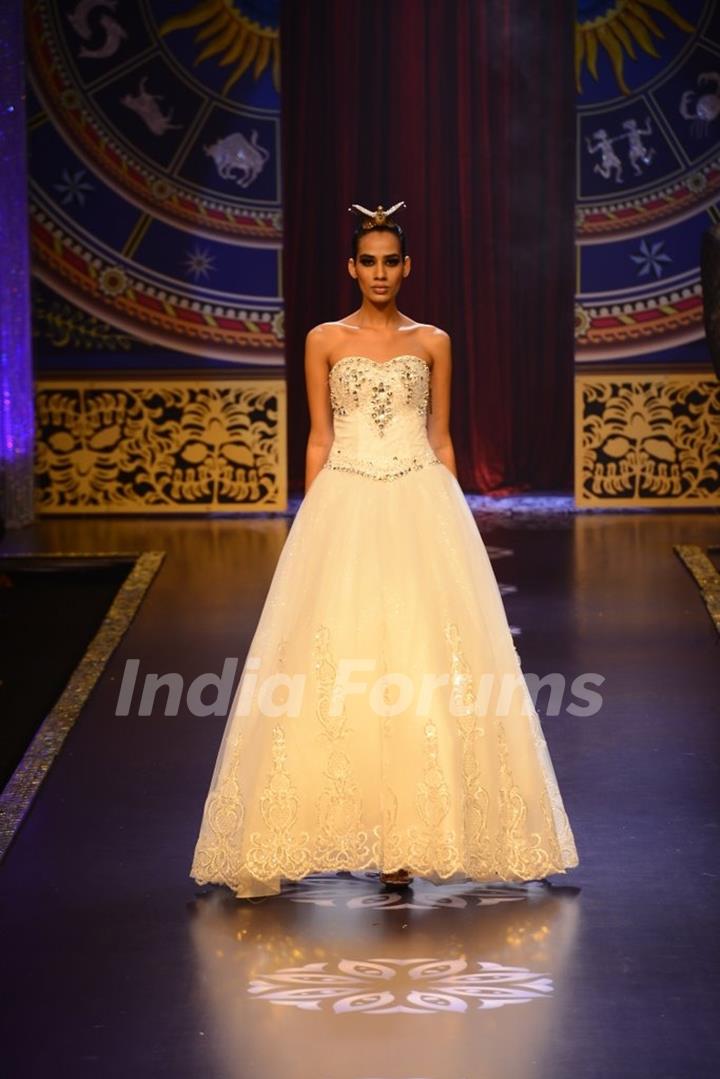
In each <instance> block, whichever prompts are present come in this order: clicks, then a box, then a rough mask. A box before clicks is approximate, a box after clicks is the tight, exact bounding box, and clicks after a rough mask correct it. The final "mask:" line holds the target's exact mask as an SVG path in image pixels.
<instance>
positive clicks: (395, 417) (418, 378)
mask: <svg viewBox="0 0 720 1079" xmlns="http://www.w3.org/2000/svg"><path fill="white" fill-rule="evenodd" d="M328 380H329V385H330V404H331V406H332V412H333V426H334V431H335V438H334V441H333V444H332V447H331V450H330V454H329V456H328V459H327V461H326V464H325V467H326V468H333V469H339V470H342V471H346V472H358V473H360V474H361V475H365V476H372V477H373V478H375V479H394V478H396V477H397V476H402V475H405V473H407V472H409V471H412V470H414V469H417V468H424V467H425V466H426V465H429V464H439V461H438V458H437V457H436V456H435V453H434V451H433V449H432V447H431V445H430V443H429V441H428V436H427V411H428V402H429V398H430V368H429V366H428V364H427V363H426V362H425V360H422V359H420V357H419V356H394V357H393V359H392V360H387V361H385V362H382V363H379V362H377V361H376V360H371V359H368V358H367V357H366V356H344V357H343V358H342V359H341V360H338V361H337V362H336V363H335V364H333V366H332V368H331V369H330V373H329V376H328Z"/></svg>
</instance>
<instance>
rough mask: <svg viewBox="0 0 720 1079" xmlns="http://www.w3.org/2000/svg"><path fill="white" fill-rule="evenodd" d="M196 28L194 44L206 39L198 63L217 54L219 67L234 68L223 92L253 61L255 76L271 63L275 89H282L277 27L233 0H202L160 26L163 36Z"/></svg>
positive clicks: (228, 88) (196, 63) (224, 91)
mask: <svg viewBox="0 0 720 1079" xmlns="http://www.w3.org/2000/svg"><path fill="white" fill-rule="evenodd" d="M195 27H198V28H199V29H198V30H197V33H196V34H195V38H194V40H195V43H196V44H197V45H200V44H202V42H207V44H206V45H205V47H204V48H203V49H202V51H201V52H200V53H199V55H198V56H196V57H195V66H196V67H197V65H198V64H201V63H202V62H203V60H209V59H210V58H211V57H213V56H215V57H217V58H218V59H217V63H218V65H219V66H220V67H231V71H230V74H229V76H228V78H227V79H226V81H225V84H224V86H223V88H222V92H223V94H227V93H228V91H229V90H230V89H231V87H232V86H234V85H235V83H236V82H237V81H238V79H240V78H241V77H242V76H243V75H244V74H245V72H246V71H247V70H248V69H249V68H250V65H251V64H252V73H253V76H254V77H255V78H256V79H258V78H259V77H260V75H262V73H263V71H265V69H266V68H267V67H268V65H271V67H272V77H273V83H274V85H275V89H276V90H279V89H280V34H279V31H278V29H277V27H275V26H261V24H260V23H259V22H256V21H255V20H254V19H251V18H250V17H249V16H248V15H244V14H243V12H242V11H239V10H238V8H237V6H236V4H235V3H234V2H233V0H202V2H201V3H198V4H195V5H194V6H193V7H191V8H190V10H189V11H186V12H185V14H184V15H174V16H173V17H172V18H171V19H167V20H166V22H164V23H163V24H162V26H161V27H160V35H161V36H163V35H165V34H170V33H172V32H173V31H174V30H191V29H194V28H195Z"/></svg>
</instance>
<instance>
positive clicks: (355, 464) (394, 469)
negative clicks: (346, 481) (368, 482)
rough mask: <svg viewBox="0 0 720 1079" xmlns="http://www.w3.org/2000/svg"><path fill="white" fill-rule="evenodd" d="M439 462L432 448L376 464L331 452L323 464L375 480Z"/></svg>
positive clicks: (336, 469) (395, 476)
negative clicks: (412, 455)
mask: <svg viewBox="0 0 720 1079" xmlns="http://www.w3.org/2000/svg"><path fill="white" fill-rule="evenodd" d="M440 463H441V462H440V460H439V458H437V457H436V456H435V455H434V453H433V452H432V450H429V451H428V452H427V453H422V454H416V455H415V456H414V457H391V458H390V459H389V460H388V461H387V462H383V463H382V464H378V462H377V461H372V460H364V459H362V458H355V457H352V458H351V457H348V458H343V457H341V456H340V455H339V451H335V452H334V453H331V455H330V456H329V457H328V459H327V461H326V462H325V464H324V466H323V467H324V468H329V469H332V470H333V471H335V472H354V473H355V474H356V475H358V476H369V477H370V478H371V479H375V480H395V479H398V478H399V477H400V476H406V475H407V474H408V472H415V471H417V470H418V469H420V468H426V467H427V466H428V465H439V464H440Z"/></svg>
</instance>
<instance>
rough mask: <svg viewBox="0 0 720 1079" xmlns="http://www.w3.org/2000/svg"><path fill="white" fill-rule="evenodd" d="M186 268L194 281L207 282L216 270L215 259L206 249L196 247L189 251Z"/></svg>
mask: <svg viewBox="0 0 720 1079" xmlns="http://www.w3.org/2000/svg"><path fill="white" fill-rule="evenodd" d="M185 267H186V269H187V272H188V274H189V275H190V277H192V279H193V281H200V280H207V278H208V277H209V276H210V274H211V273H212V271H213V270H214V269H215V258H214V256H213V255H211V254H210V252H209V251H208V250H207V248H206V247H195V248H193V250H192V251H188V253H187V256H186V258H185Z"/></svg>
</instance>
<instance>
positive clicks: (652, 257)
mask: <svg viewBox="0 0 720 1079" xmlns="http://www.w3.org/2000/svg"><path fill="white" fill-rule="evenodd" d="M664 246H665V241H664V240H656V241H655V242H654V243H652V244H650V246H649V247H648V244H647V242H646V241H645V240H641V241H640V251H641V252H642V254H640V255H631V256H630V258H631V259H632V260H633V262H634V263H635V264H636V265H638V266H640V267H642V268H641V269H640V270H639V271H638V277H647V276H648V275H649V274H650V271H651V270H652V271H653V272H654V274H655V276H656V277H662V272H663V269H662V263H664V262H672V259H671V257H670V255H667V254H665V252H663V247H664Z"/></svg>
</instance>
